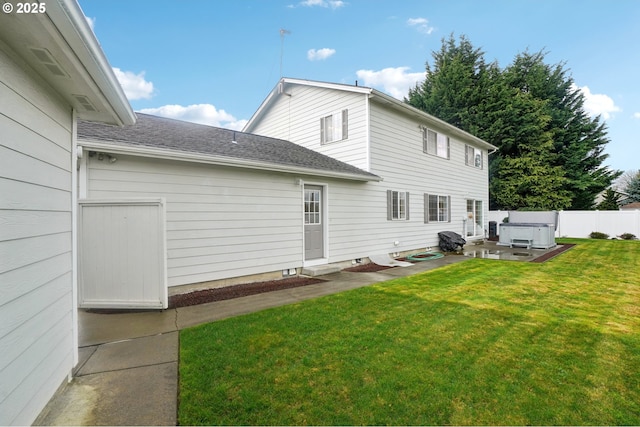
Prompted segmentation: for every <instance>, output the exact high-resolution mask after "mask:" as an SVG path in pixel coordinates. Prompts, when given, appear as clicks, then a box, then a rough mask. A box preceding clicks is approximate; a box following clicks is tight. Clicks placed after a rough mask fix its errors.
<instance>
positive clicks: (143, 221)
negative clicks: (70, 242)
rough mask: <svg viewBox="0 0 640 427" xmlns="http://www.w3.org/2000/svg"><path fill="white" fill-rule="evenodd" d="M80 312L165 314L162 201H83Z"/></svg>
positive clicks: (165, 276) (164, 252) (80, 247)
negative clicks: (146, 311) (113, 310)
mask: <svg viewBox="0 0 640 427" xmlns="http://www.w3.org/2000/svg"><path fill="white" fill-rule="evenodd" d="M78 219H79V222H80V223H79V226H78V238H79V240H78V248H79V260H78V261H79V262H78V283H79V286H78V288H79V289H78V290H79V292H78V305H79V306H80V307H81V308H149V309H159V308H167V303H168V297H167V267H166V259H167V255H166V228H165V201H164V200H163V199H136V200H82V201H80V202H79V215H78Z"/></svg>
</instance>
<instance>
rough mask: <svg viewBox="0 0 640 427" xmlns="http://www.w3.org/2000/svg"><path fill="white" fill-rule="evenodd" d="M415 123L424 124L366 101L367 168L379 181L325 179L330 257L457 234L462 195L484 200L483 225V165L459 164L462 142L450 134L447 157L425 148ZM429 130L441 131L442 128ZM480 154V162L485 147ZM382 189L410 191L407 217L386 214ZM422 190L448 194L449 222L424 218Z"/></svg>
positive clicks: (463, 211) (402, 247) (433, 242)
mask: <svg viewBox="0 0 640 427" xmlns="http://www.w3.org/2000/svg"><path fill="white" fill-rule="evenodd" d="M420 124H422V125H428V123H418V122H417V121H415V119H411V118H408V117H406V116H403V115H400V114H398V113H394V112H391V111H389V110H387V109H383V108H381V107H379V106H377V105H376V104H372V106H371V172H373V173H375V174H377V175H379V176H381V177H383V178H384V181H382V182H378V183H373V182H371V183H366V184H361V185H360V186H359V187H358V186H357V185H356V184H353V183H350V184H346V183H345V182H342V183H340V182H335V183H333V184H332V185H330V187H329V191H330V205H329V220H330V225H329V230H330V240H329V243H330V261H331V262H334V261H340V260H344V259H351V258H359V257H364V256H367V255H370V254H373V253H383V252H400V251H406V250H414V249H419V248H424V247H426V246H430V247H436V246H437V245H438V235H437V233H438V232H440V231H445V230H451V231H455V232H457V233H459V234H463V232H464V223H463V219H464V218H466V217H467V206H466V200H467V199H476V200H482V201H483V202H484V204H483V210H484V223H485V227H486V223H487V215H486V214H487V210H488V172H487V169H486V167H485V168H484V169H477V168H474V167H471V166H467V165H465V153H464V148H465V144H464V142H461V141H458V140H454V139H451V157H450V159H442V158H439V157H435V156H431V155H428V154H425V153H424V152H423V150H422V133H421V131H420V129H419V128H418V126H419V125H420ZM432 128H433V127H432ZM434 130H436V131H439V132H441V133H444V134H446V131H444V130H443V129H437V128H434ZM483 158H484V159H483V160H484V163H485V166H486V164H487V160H488V159H487V152H486V150H484V152H483ZM387 190H397V191H408V192H409V193H410V198H409V199H410V209H409V214H410V215H409V220H407V221H388V220H387V199H386V197H387V196H386V191H387ZM424 193H430V194H438V195H444V196H451V222H450V223H428V224H425V223H424V197H423V195H424ZM395 242H399V245H397V246H396V245H395Z"/></svg>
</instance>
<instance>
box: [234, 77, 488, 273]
mask: <svg viewBox="0 0 640 427" xmlns="http://www.w3.org/2000/svg"><path fill="white" fill-rule="evenodd" d="M244 130H245V131H247V132H252V133H256V134H260V135H267V136H271V137H275V138H284V139H287V140H289V141H291V142H293V143H296V144H300V145H302V146H304V147H307V148H309V149H312V150H316V151H318V152H321V153H324V154H327V155H329V156H332V157H334V158H336V159H338V160H342V161H344V162H346V163H349V164H352V165H354V166H357V167H359V168H362V169H364V170H366V171H369V172H371V173H374V174H376V175H378V176H380V177H381V178H382V179H383V180H382V181H381V182H370V183H367V185H366V186H363V187H362V188H360V189H359V190H358V192H357V193H356V194H345V195H344V197H343V198H342V200H338V201H335V202H332V205H331V206H330V207H329V211H328V214H329V226H328V230H327V237H326V238H327V240H328V242H327V244H328V250H327V252H326V254H325V257H324V260H321V261H326V262H335V261H340V260H344V259H349V258H358V257H364V256H367V255H369V254H375V253H385V252H387V253H397V252H404V251H411V250H416V249H419V248H424V247H435V246H437V244H438V236H437V233H438V232H440V231H444V230H450V231H455V232H457V233H459V234H461V235H463V236H465V237H466V238H467V239H468V240H473V239H477V238H483V237H484V236H485V230H487V225H488V221H487V219H486V217H487V212H488V155H489V154H490V153H491V152H492V151H494V150H495V149H496V147H494V146H493V145H491V144H489V143H487V142H485V141H483V140H481V139H479V138H477V137H475V136H473V135H470V134H468V133H466V132H464V131H461V130H460V129H458V128H456V127H454V126H451V125H449V124H447V123H445V122H443V121H442V120H439V119H437V118H435V117H433V116H431V115H428V114H426V113H424V112H422V111H419V110H417V109H415V108H413V107H411V106H409V105H407V104H405V103H403V102H400V101H398V100H396V99H394V98H392V97H390V96H388V95H386V94H384V93H381V92H379V91H377V90H374V89H370V88H365V87H359V86H349V85H342V84H332V83H323V82H315V81H308V80H298V79H290V78H284V79H282V80H281V81H280V82H279V83H278V85H277V86H276V87H275V88H274V89H273V91H272V92H271V93H270V94H269V95H268V97H267V98H266V99H265V101H264V102H263V103H262V105H261V106H260V108H259V109H258V111H257V112H256V113H255V114H254V116H253V117H252V118H251V120H249V122H248V123H247V125H246V126H245V129H244ZM321 184H322V185H325V186H326V187H327V189H328V190H329V191H331V192H332V193H335V192H336V191H337V192H340V190H338V189H335V190H334V189H332V188H331V187H332V186H331V185H329V184H328V183H321ZM405 204H406V207H405V206H404V205H405Z"/></svg>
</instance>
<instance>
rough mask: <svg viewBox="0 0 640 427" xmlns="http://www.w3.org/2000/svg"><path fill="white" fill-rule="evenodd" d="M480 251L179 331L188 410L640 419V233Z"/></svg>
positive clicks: (581, 421)
mask: <svg viewBox="0 0 640 427" xmlns="http://www.w3.org/2000/svg"><path fill="white" fill-rule="evenodd" d="M568 242H571V243H578V245H577V246H575V247H574V248H573V249H572V250H570V251H568V252H565V253H564V254H562V255H560V256H559V257H557V258H554V259H553V260H551V261H548V262H546V263H543V264H532V263H524V262H523V263H520V262H513V261H497V260H486V259H470V260H468V261H465V262H463V263H458V264H454V265H451V266H448V267H443V268H440V269H436V270H432V271H430V272H427V273H424V274H420V275H416V276H411V277H406V278H401V279H397V280H393V281H389V282H384V283H380V284H377V285H373V286H369V287H366V288H361V289H357V290H353V291H349V292H343V293H340V294H335V295H331V296H328V297H324V298H319V299H316V300H310V301H306V302H303V303H300V304H295V305H291V306H286V307H281V308H276V309H271V310H266V311H262V312H259V313H254V314H251V315H247V316H241V317H237V318H232V319H227V320H224V321H219V322H215V323H210V324H207V325H202V326H199V327H196V328H191V329H187V330H184V331H182V332H181V335H180V402H179V410H178V420H179V423H180V424H182V425H186V424H194V425H202V424H207V425H209V424H225V425H248V424H250V425H256V424H260V425H276V424H277V425H309V424H313V425H389V424H393V425H434V424H436V425H446V424H457V425H472V424H473V425H488V424H491V425H525V424H536V425H596V424H597V425H623V424H626V425H629V424H632V425H638V424H640V277H639V276H640V274H639V273H640V242H638V241H596V240H571V241H568Z"/></svg>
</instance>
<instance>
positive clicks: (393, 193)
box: [387, 190, 409, 221]
mask: <svg viewBox="0 0 640 427" xmlns="http://www.w3.org/2000/svg"><path fill="white" fill-rule="evenodd" d="M396 197H397V200H398V203H397V206H398V209H397V211H396V209H394V199H396ZM402 204H404V215H402V213H403V212H402V209H401V207H402ZM387 220H389V221H408V220H409V192H408V191H399V190H387Z"/></svg>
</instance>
